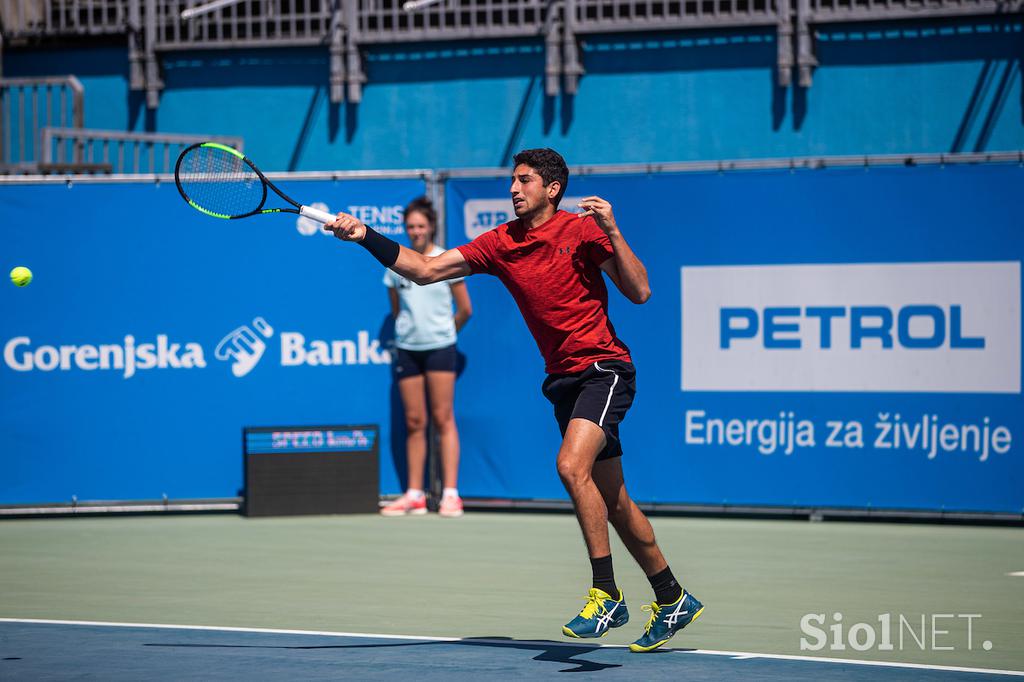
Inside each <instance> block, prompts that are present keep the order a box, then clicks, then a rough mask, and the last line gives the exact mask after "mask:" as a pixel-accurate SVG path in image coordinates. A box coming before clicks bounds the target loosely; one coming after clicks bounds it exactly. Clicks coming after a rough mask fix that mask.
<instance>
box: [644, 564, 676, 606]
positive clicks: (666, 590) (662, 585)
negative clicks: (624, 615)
mask: <svg viewBox="0 0 1024 682" xmlns="http://www.w3.org/2000/svg"><path fill="white" fill-rule="evenodd" d="M647 579H648V580H650V581H651V587H652V588H654V601H656V602H657V603H659V604H661V605H662V606H664V605H666V604H674V603H675V602H676V601H677V600H678V599H679V597H680V596H682V594H683V588H682V587H680V586H679V583H677V582H676V577H675V576H674V575H672V569H671V568H669V567H668V566H666V567H665V570H664V571H662V572H661V573H655V574H654V575H649V576H647Z"/></svg>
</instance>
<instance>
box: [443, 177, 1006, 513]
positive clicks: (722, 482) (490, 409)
mask: <svg viewBox="0 0 1024 682" xmlns="http://www.w3.org/2000/svg"><path fill="white" fill-rule="evenodd" d="M1022 182H1024V168H1021V167H1020V166H1019V165H996V164H990V165H972V166H966V165H964V166H946V167H940V166H932V167H870V168H856V169H849V168H848V169H824V170H796V171H790V170H778V171H745V172H729V173H679V174H670V173H666V174H652V175H622V176H584V177H578V178H571V179H570V182H569V187H568V190H567V196H566V198H565V200H564V203H563V206H565V207H573V206H574V205H575V199H574V198H575V197H581V196H587V195H591V194H596V195H599V196H602V197H604V198H606V199H608V200H609V201H610V202H612V204H613V206H614V210H615V215H616V217H617V219H618V222H619V224H620V226H621V229H622V231H623V234H624V235H625V236H626V238H627V239H628V240H629V242H630V244H631V245H632V247H633V248H634V250H635V251H636V252H637V254H638V255H639V256H640V258H641V259H642V260H643V261H644V263H645V265H646V266H647V269H648V272H649V275H650V281H651V287H652V291H653V296H652V298H651V300H650V301H649V302H648V303H647V304H645V305H642V306H636V305H632V304H630V303H629V302H627V301H626V300H625V299H624V298H623V297H622V296H621V295H619V294H618V293H615V292H613V293H612V295H611V306H610V307H611V317H612V321H613V322H614V324H615V326H616V330H617V331H618V334H619V336H620V337H621V338H622V339H623V340H624V341H625V342H626V344H627V345H629V347H630V349H631V351H632V357H633V361H634V363H635V365H636V367H637V388H638V393H637V397H636V401H635V403H634V405H633V408H632V409H631V411H630V412H629V415H628V416H627V418H626V420H625V421H624V422H623V424H622V427H621V432H622V439H623V445H624V450H625V456H624V459H623V466H624V468H625V469H626V474H627V480H628V481H629V482H630V486H631V492H632V494H633V496H634V497H635V498H636V499H638V500H642V501H647V502H658V503H695V504H715V505H718V504H725V505H770V506H775V505H777V506H823V507H854V508H866V509H871V508H878V509H918V510H950V511H953V510H955V511H990V512H1011V513H1022V512H1024V460H1022V458H1021V454H1020V453H1021V447H1022V444H1024V443H1022V438H1024V399H1022V397H1021V260H1022V259H1024V230H1022V229H1021V227H1022V225H1024V207H1022V205H1021V203H1020V202H1019V201H1018V200H1016V198H1015V197H1017V196H1019V194H1020V191H1019V188H1020V186H1021V183H1022ZM508 186H509V180H508V179H505V178H500V179H452V180H449V181H448V183H447V187H446V196H447V206H446V209H447V216H448V239H449V246H455V245H457V244H459V243H463V242H465V241H468V240H469V239H472V238H474V237H475V236H477V235H479V234H481V233H482V232H484V231H486V230H488V229H491V228H492V227H494V226H495V225H498V224H500V223H502V222H505V221H506V220H508V219H509V218H511V217H514V216H512V211H511V203H510V202H509V200H508V198H507V197H508ZM468 285H469V288H470V291H471V293H472V296H473V303H474V319H473V321H472V322H471V323H470V325H469V326H468V327H467V329H466V330H465V333H464V334H463V335H462V338H461V339H460V347H461V349H462V351H463V352H464V353H465V354H466V357H467V364H466V371H465V373H464V375H463V377H462V379H461V381H460V383H459V386H458V390H457V395H456V415H457V418H458V420H459V426H460V431H461V434H462V439H463V468H462V483H461V486H462V489H463V490H464V492H465V494H467V495H479V496H489V497H508V498H564V497H565V494H564V492H563V490H562V487H561V485H560V483H559V480H558V477H557V475H556V472H555V455H556V454H557V451H558V445H559V435H558V429H557V426H556V424H555V422H554V419H553V416H552V412H551V407H550V405H548V404H547V403H546V401H545V400H544V398H543V397H542V396H541V394H540V384H541V381H542V380H543V378H544V375H543V362H542V361H541V358H540V356H539V353H538V352H537V351H536V345H535V344H534V342H533V340H532V338H531V337H530V336H529V333H528V332H527V330H526V326H525V324H524V323H523V321H522V319H521V318H520V316H519V315H518V314H517V312H516V308H515V303H514V302H513V301H512V298H511V297H510V296H509V295H508V293H507V292H506V291H505V290H504V288H503V287H502V285H501V284H500V283H499V282H498V281H497V280H496V279H494V278H490V277H486V276H479V277H473V278H471V279H469V280H468ZM609 286H610V288H614V285H611V284H609Z"/></svg>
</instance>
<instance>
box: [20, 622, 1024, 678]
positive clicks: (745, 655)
mask: <svg viewBox="0 0 1024 682" xmlns="http://www.w3.org/2000/svg"><path fill="white" fill-rule="evenodd" d="M0 623H35V624H42V625H90V626H103V627H112V628H153V629H160V630H211V631H214V632H255V633H262V634H272V635H310V636H317V637H362V638H365V639H401V640H418V641H426V642H471V643H477V642H479V643H480V644H495V645H506V646H507V645H508V644H509V643H510V640H507V639H486V638H480V639H474V638H466V637H433V636H422V637H421V636H419V635H382V634H371V633H367V632H326V631H321V630H278V629H272V628H232V627H221V626H218V625H167V624H163V623H107V622H102V621H91V620H45V619H37V618H0ZM515 641H516V642H521V643H524V644H531V643H536V644H544V645H545V646H567V647H579V646H588V647H594V648H602V649H624V648H626V645H625V644H591V643H590V642H550V641H547V640H544V641H540V640H530V639H519V640H515ZM670 651H673V653H679V654H701V655H706V656H731V657H732V658H740V659H752V658H767V659H773V660H781V661H806V662H808V663H839V664H843V665H868V666H880V667H884V668H910V669H916V670H938V671H942V672H959V673H981V674H987V675H1013V676H1016V677H1024V670H997V669H994V668H965V667H960V666H952V665H929V664H927V663H898V662H894V661H861V660H855V659H849V658H827V657H824V656H794V655H789V654H762V653H757V652H752V651H716V650H713V649H685V650H683V649H676V650H671V649H670Z"/></svg>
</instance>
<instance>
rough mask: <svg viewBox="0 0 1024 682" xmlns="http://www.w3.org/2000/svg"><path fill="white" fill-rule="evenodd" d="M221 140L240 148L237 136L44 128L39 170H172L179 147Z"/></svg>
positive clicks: (111, 171)
mask: <svg viewBox="0 0 1024 682" xmlns="http://www.w3.org/2000/svg"><path fill="white" fill-rule="evenodd" d="M207 141H210V142H220V143H222V144H226V145H230V146H232V147H234V148H235V149H238V150H241V149H242V148H243V145H244V142H243V140H242V138H240V137H229V136H217V135H177V134H172V133H124V132H119V131H114V130H87V129H80V128H43V130H42V133H41V136H40V148H41V152H42V154H41V156H40V161H39V170H40V171H41V172H44V173H54V172H76V169H77V170H85V171H87V172H104V173H117V174H129V173H132V174H134V173H141V174H147V173H148V174H163V173H172V172H174V162H175V161H176V160H177V158H178V154H180V153H181V150H182V149H184V148H185V147H187V146H188V145H190V144H195V143H196V142H207Z"/></svg>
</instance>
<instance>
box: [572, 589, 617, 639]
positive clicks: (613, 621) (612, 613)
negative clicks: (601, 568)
mask: <svg viewBox="0 0 1024 682" xmlns="http://www.w3.org/2000/svg"><path fill="white" fill-rule="evenodd" d="M586 599H587V603H586V604H585V605H584V606H583V610H582V611H580V615H578V616H576V617H575V618H573V619H572V620H571V621H569V622H568V623H566V624H565V625H563V626H562V634H564V635H566V636H567V637H576V638H590V637H604V636H605V635H607V634H608V631H609V630H610V629H612V628H617V627H619V626H620V625H625V624H626V623H627V622H628V621H629V611H628V610H627V609H626V599H625V597H623V595H622V590H619V598H618V599H612V596H611V595H610V594H608V593H607V592H605V591H604V590H599V589H597V588H596V587H592V588H590V594H588V595H587V597H586Z"/></svg>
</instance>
